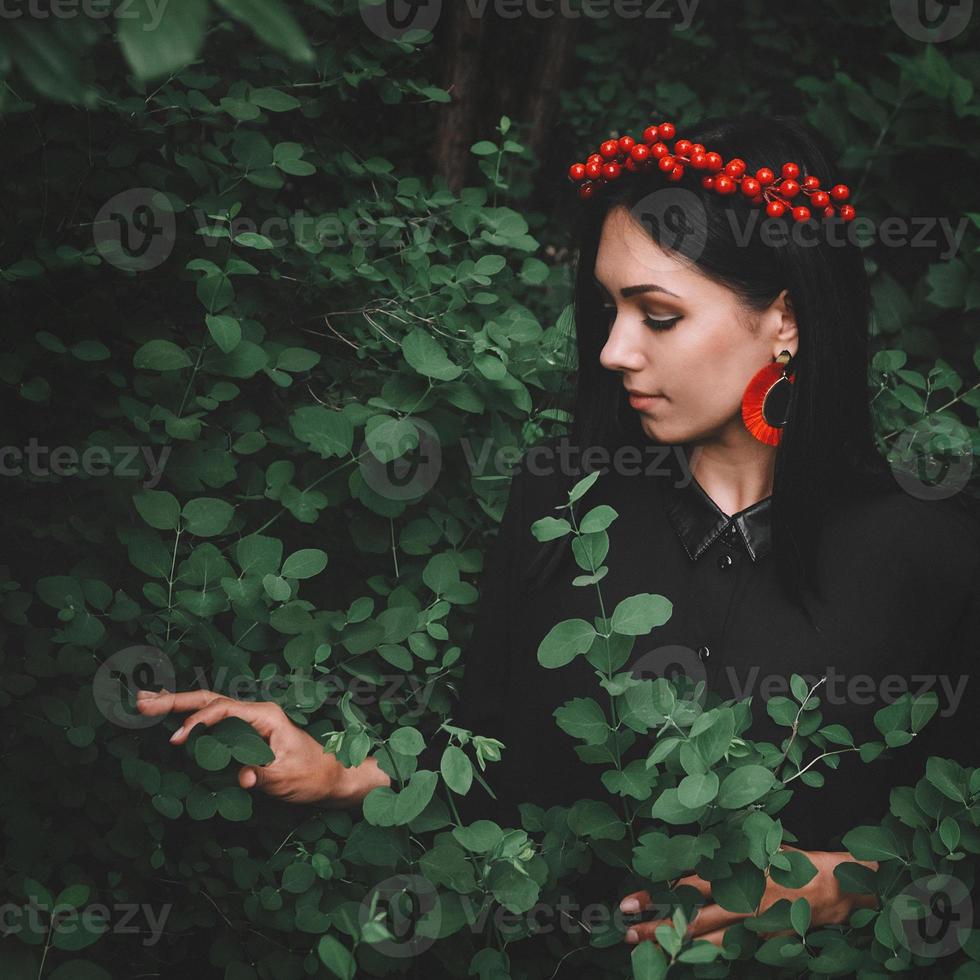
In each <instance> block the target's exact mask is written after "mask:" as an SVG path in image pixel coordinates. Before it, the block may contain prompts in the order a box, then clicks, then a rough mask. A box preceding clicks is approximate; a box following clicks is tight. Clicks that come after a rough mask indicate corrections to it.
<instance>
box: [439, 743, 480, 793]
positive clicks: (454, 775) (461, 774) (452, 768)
mask: <svg viewBox="0 0 980 980" xmlns="http://www.w3.org/2000/svg"><path fill="white" fill-rule="evenodd" d="M439 771H440V772H441V773H442V778H443V779H444V780H445V781H446V785H447V786H448V787H449V788H450V789H451V790H452V791H453V792H454V793H458V794H459V795H460V796H465V795H466V794H467V793H468V792H469V791H470V786H471V785H472V783H473V764H472V763H471V762H470V760H469V758H468V757H467V755H466V753H465V752H464V751H463V750H462V749H461V748H459V746H456V745H449V746H447V747H446V749H445V751H444V752H443V753H442V761H441V762H440V763H439Z"/></svg>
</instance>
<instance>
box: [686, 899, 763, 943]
mask: <svg viewBox="0 0 980 980" xmlns="http://www.w3.org/2000/svg"><path fill="white" fill-rule="evenodd" d="M746 918H748V914H747V913H742V912H729V911H728V909H723V908H722V907H721V906H720V905H718V904H716V903H712V904H711V905H705V906H704V907H703V908H701V909H698V911H697V914H696V915H695V916H694V918H693V919H692V920H691V924H690V925H689V926H688V930H687V934H688V935H689V936H693V937H696V938H698V939H701V938H704V936H705V935H706V934H707V933H710V932H714V931H715V930H717V929H721V930H722V931H724V929H726V928H727V927H728V926H730V925H734V924H735V923H736V922H739V921H740V920H741V919H746Z"/></svg>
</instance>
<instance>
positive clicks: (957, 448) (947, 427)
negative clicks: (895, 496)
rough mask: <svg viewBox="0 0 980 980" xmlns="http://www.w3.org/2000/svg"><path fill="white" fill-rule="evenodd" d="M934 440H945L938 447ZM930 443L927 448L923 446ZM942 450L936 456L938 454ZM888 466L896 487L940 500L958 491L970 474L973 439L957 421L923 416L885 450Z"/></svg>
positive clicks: (910, 494) (971, 472) (922, 496)
mask: <svg viewBox="0 0 980 980" xmlns="http://www.w3.org/2000/svg"><path fill="white" fill-rule="evenodd" d="M937 442H940V443H945V444H946V445H943V446H942V448H941V449H939V448H935V444H936V443H937ZM930 444H931V445H933V446H934V448H933V450H932V451H927V450H926V448H925V447H926V446H927V445H930ZM940 452H942V455H941V456H940V455H939V453H940ZM888 465H889V466H890V467H891V470H892V474H893V475H894V477H895V480H896V481H897V482H898V484H899V486H901V488H902V489H903V490H904V491H905V492H906V493H907V494H908V495H909V496H910V497H917V498H918V499H920V500H941V499H944V498H946V497H952V496H954V495H955V494H957V493H959V492H960V491H961V490H962V489H963V488H964V487H965V486H966V485H967V484H968V483H969V482H970V477H971V476H972V474H973V441H972V439H971V438H970V432H969V430H968V429H967V428H966V426H965V425H963V424H962V423H960V422H955V421H952V420H950V419H947V418H942V419H939V418H935V417H926V418H922V419H919V420H918V421H917V422H915V423H913V424H912V425H910V426H909V427H908V428H906V429H904V430H903V431H902V432H901V433H900V435H899V437H898V439H897V440H896V441H895V443H894V444H893V445H892V446H891V448H890V449H889V452H888Z"/></svg>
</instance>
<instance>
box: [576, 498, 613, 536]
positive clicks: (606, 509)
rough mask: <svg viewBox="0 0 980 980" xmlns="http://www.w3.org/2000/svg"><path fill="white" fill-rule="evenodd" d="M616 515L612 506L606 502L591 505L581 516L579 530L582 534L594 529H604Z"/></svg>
mask: <svg viewBox="0 0 980 980" xmlns="http://www.w3.org/2000/svg"><path fill="white" fill-rule="evenodd" d="M618 516H619V515H618V514H617V513H616V511H615V510H614V509H613V508H612V507H610V506H608V505H607V504H600V505H599V506H598V507H593V508H592V510H590V511H589V512H588V514H586V515H585V517H583V518H582V520H581V523H580V524H579V531H581V532H582V533H583V534H590V533H592V532H594V531H605V529H606V528H607V527H609V525H610V524H612V522H613V521H614V520H616V518H617V517H618Z"/></svg>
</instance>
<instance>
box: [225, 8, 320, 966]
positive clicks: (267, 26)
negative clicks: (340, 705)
mask: <svg viewBox="0 0 980 980" xmlns="http://www.w3.org/2000/svg"><path fill="white" fill-rule="evenodd" d="M217 2H218V6H219V7H223V8H224V9H225V10H226V11H227V12H228V13H229V14H231V16H232V17H234V18H235V20H239V21H241V22H242V23H243V24H245V26H246V27H248V28H250V29H251V30H252V31H253V32H254V33H255V35H256V37H258V38H259V40H260V41H263V42H264V43H265V44H268V45H270V46H271V47H273V48H275V49H276V50H277V51H281V52H282V53H283V54H284V55H286V57H287V58H291V59H292V60H293V61H313V57H314V55H313V49H312V48H311V47H310V45H309V42H308V41H307V40H306V35H305V34H304V33H303V31H302V30H301V29H300V26H299V24H297V23H296V21H295V19H294V18H293V16H292V14H290V13H289V11H288V10H287V9H286V7H285V6H284V5H283V3H282V0H217ZM328 965H329V964H328Z"/></svg>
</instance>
